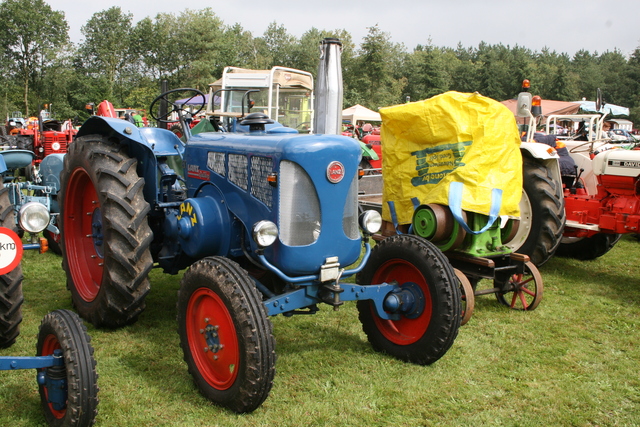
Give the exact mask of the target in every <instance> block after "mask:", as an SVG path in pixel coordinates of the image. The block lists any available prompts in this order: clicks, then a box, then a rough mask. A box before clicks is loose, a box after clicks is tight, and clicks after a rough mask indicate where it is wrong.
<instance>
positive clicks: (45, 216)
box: [18, 202, 49, 233]
mask: <svg viewBox="0 0 640 427" xmlns="http://www.w3.org/2000/svg"><path fill="white" fill-rule="evenodd" d="M18 218H19V220H18V221H19V223H20V227H21V228H22V229H24V230H25V231H28V232H29V233H39V232H41V231H42V230H44V229H45V228H47V225H49V209H47V207H46V206H45V205H43V204H42V203H38V202H29V203H25V204H24V205H22V207H21V208H20V212H19V213H18Z"/></svg>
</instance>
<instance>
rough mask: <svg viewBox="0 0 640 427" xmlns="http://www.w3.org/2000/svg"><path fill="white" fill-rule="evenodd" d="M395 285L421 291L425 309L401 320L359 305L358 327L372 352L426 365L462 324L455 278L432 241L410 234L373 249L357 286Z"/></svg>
mask: <svg viewBox="0 0 640 427" xmlns="http://www.w3.org/2000/svg"><path fill="white" fill-rule="evenodd" d="M394 281H395V282H397V283H398V284H399V286H400V288H401V289H402V287H403V286H409V287H412V288H414V289H415V285H417V286H418V287H419V289H420V291H421V294H422V299H423V301H424V308H423V309H422V310H421V312H420V313H416V315H411V316H405V315H400V319H399V320H385V319H382V318H380V317H379V316H378V314H377V313H376V310H375V308H374V305H373V303H372V302H371V301H366V300H363V301H358V311H359V317H360V321H361V322H362V329H363V331H364V333H365V334H366V335H367V338H368V339H369V342H370V343H371V345H372V346H373V348H374V350H376V351H380V352H383V353H387V354H389V355H391V356H394V357H396V358H398V359H400V360H404V361H407V362H412V363H416V364H419V365H429V364H431V363H433V362H435V361H437V360H438V359H440V358H441V357H442V356H444V354H445V353H446V352H447V350H449V348H450V347H451V345H452V344H453V342H454V340H455V338H456V336H457V335H458V329H459V328H460V322H461V318H462V316H461V313H462V308H461V305H460V304H461V296H460V288H459V282H458V279H457V277H456V275H455V273H454V270H453V268H452V267H451V265H450V264H449V261H448V260H447V258H446V257H445V256H444V255H443V253H442V252H441V251H440V250H439V249H438V248H437V247H436V246H435V245H433V244H432V243H431V242H429V241H427V240H425V239H423V238H421V237H418V236H414V235H409V234H403V235H395V236H392V237H388V238H386V239H384V240H382V241H381V242H379V243H378V244H377V245H376V247H375V248H374V249H373V250H372V251H371V257H370V259H369V261H368V262H367V265H366V266H365V268H364V269H363V270H362V272H361V273H360V275H359V276H358V283H360V284H363V285H367V284H381V283H392V282H394Z"/></svg>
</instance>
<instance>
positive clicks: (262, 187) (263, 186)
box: [207, 151, 274, 209]
mask: <svg viewBox="0 0 640 427" xmlns="http://www.w3.org/2000/svg"><path fill="white" fill-rule="evenodd" d="M228 156H229V164H228V169H229V173H227V166H226V162H225V157H226V153H222V152H215V151H209V153H208V158H207V166H208V167H209V169H211V170H212V171H214V172H215V173H217V174H218V175H220V176H222V177H225V178H227V179H228V180H229V181H230V182H232V183H233V184H235V185H236V186H238V187H240V188H242V189H243V190H245V191H247V190H249V184H251V187H250V190H251V195H252V196H253V197H255V198H256V199H258V200H260V201H261V202H262V203H264V204H265V205H266V206H267V207H268V208H269V209H273V191H274V189H273V187H272V186H271V185H269V182H268V181H267V178H268V176H269V175H270V174H271V173H273V159H272V158H270V157H262V156H252V157H251V158H250V159H249V158H247V156H246V155H244V154H231V153H229V155H228ZM249 162H251V163H249ZM249 167H250V169H251V170H250V171H249Z"/></svg>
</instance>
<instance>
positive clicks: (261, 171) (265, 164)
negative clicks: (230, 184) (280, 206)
mask: <svg viewBox="0 0 640 427" xmlns="http://www.w3.org/2000/svg"><path fill="white" fill-rule="evenodd" d="M272 172H273V159H271V158H270V157H259V156H253V157H251V195H252V196H253V197H255V198H256V199H258V200H260V201H261V202H262V203H264V204H265V205H267V206H268V207H269V209H271V208H272V207H273V187H272V186H271V185H269V182H268V181H267V178H268V176H269V175H270V174H271V173H272Z"/></svg>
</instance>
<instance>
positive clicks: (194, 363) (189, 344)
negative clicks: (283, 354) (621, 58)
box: [178, 257, 276, 413]
mask: <svg viewBox="0 0 640 427" xmlns="http://www.w3.org/2000/svg"><path fill="white" fill-rule="evenodd" d="M178 332H179V334H180V346H181V347H182V350H183V352H184V360H185V362H187V367H188V369H189V373H190V374H191V375H192V377H193V379H194V381H195V383H196V386H197V387H198V389H199V390H200V392H201V393H202V394H203V395H204V396H205V397H206V398H207V399H209V400H211V401H212V402H214V403H216V404H218V405H220V406H224V407H226V408H229V409H231V410H232V411H234V412H237V413H244V412H251V411H253V410H255V409H256V408H258V407H259V406H260V405H261V404H262V402H263V401H264V400H265V399H266V398H267V396H268V395H269V392H270V390H271V387H272V385H273V377H274V375H275V362H276V353H275V339H274V337H273V326H272V324H271V321H270V320H269V318H268V315H267V310H266V308H265V306H264V304H263V303H262V298H261V296H260V294H259V293H258V291H257V289H256V287H255V285H254V283H253V280H252V279H251V277H250V276H249V275H248V273H247V272H246V271H245V270H243V269H242V268H241V267H240V266H239V265H238V264H236V263H235V262H233V261H231V260H229V259H227V258H222V257H209V258H204V259H201V260H200V261H198V262H196V263H194V264H193V265H191V266H190V267H189V269H188V270H187V272H186V273H185V274H184V276H183V278H182V282H181V284H180V290H179V292H178Z"/></svg>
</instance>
